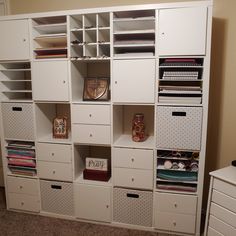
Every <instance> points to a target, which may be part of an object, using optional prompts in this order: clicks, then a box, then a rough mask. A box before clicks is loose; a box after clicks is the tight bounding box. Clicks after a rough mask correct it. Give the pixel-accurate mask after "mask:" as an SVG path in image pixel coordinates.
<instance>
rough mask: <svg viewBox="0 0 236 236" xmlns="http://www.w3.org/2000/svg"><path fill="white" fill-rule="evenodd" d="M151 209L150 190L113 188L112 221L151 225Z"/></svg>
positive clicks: (151, 197)
mask: <svg viewBox="0 0 236 236" xmlns="http://www.w3.org/2000/svg"><path fill="white" fill-rule="evenodd" d="M152 209H153V194H152V192H148V191H140V190H130V189H122V188H114V190H113V213H114V215H113V221H115V222H119V223H125V224H134V225H142V226H148V227H151V226H152Z"/></svg>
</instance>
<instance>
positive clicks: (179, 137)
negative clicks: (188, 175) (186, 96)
mask: <svg viewBox="0 0 236 236" xmlns="http://www.w3.org/2000/svg"><path fill="white" fill-rule="evenodd" d="M201 133H202V108H201V107H180V106H179V107H174V106H158V107H157V147H158V148H167V149H188V150H200V147H201Z"/></svg>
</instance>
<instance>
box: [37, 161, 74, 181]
mask: <svg viewBox="0 0 236 236" xmlns="http://www.w3.org/2000/svg"><path fill="white" fill-rule="evenodd" d="M38 175H39V178H42V179H52V180H61V181H72V179H73V177H72V165H71V164H67V163H54V162H47V161H38Z"/></svg>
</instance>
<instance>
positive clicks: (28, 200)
mask: <svg viewBox="0 0 236 236" xmlns="http://www.w3.org/2000/svg"><path fill="white" fill-rule="evenodd" d="M8 204H9V208H11V209H17V210H23V211H32V212H39V209H40V202H39V196H35V195H27V194H19V193H9V194H8Z"/></svg>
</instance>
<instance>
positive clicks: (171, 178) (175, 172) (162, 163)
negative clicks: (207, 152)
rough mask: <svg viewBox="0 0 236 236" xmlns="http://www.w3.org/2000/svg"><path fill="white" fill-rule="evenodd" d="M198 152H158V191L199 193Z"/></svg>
mask: <svg viewBox="0 0 236 236" xmlns="http://www.w3.org/2000/svg"><path fill="white" fill-rule="evenodd" d="M199 155H200V153H199V152H198V151H189V150H157V161H156V189H157V190H158V191H164V192H176V191H178V192H186V193H189V194H191V193H192V194H194V193H195V192H196V191H197V181H198V171H199Z"/></svg>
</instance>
